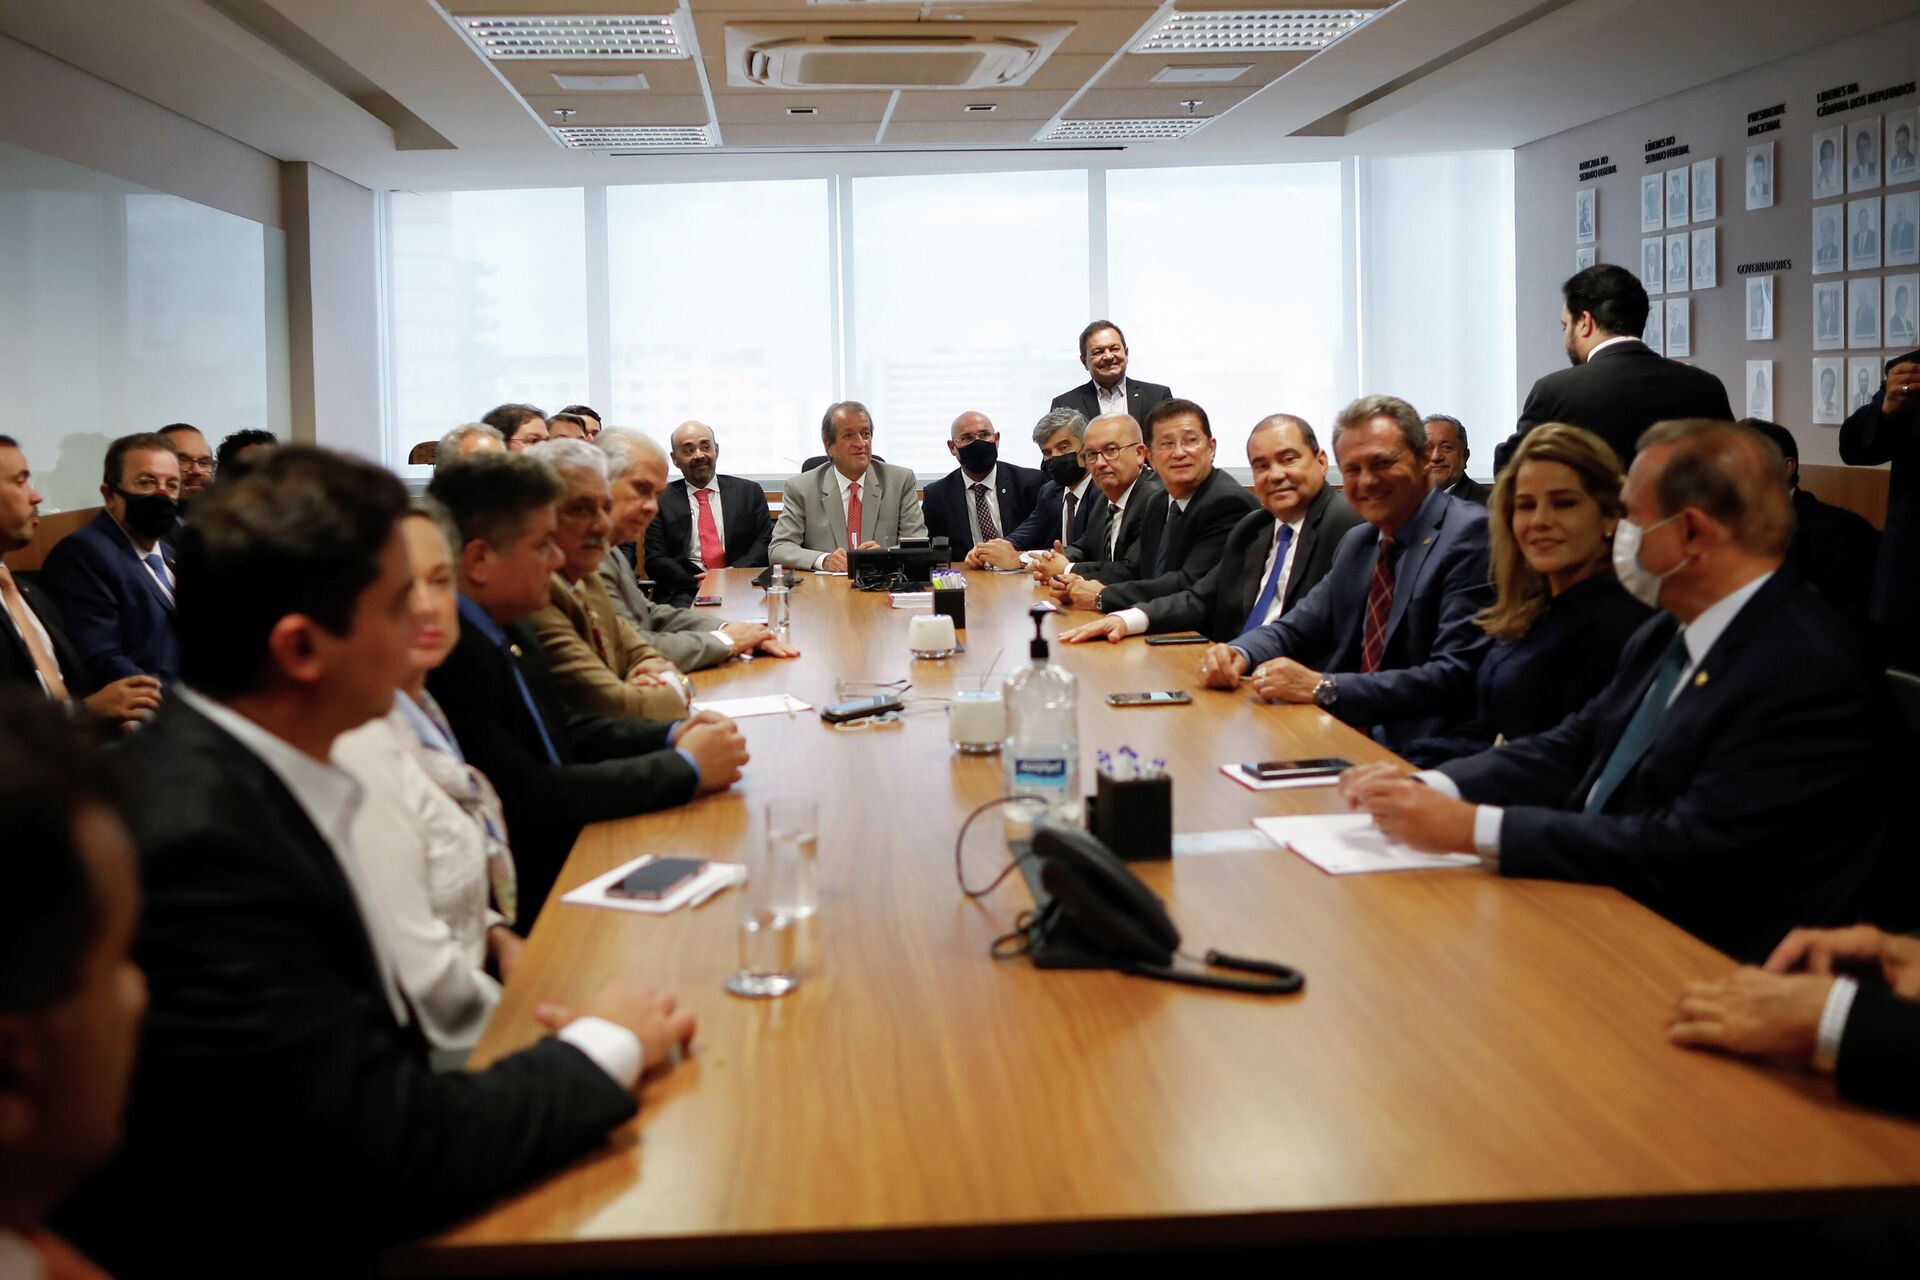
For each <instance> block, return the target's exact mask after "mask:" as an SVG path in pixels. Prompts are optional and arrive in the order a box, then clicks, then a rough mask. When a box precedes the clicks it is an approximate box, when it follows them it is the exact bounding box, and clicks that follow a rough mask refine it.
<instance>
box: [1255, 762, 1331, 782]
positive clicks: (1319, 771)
mask: <svg viewBox="0 0 1920 1280" xmlns="http://www.w3.org/2000/svg"><path fill="white" fill-rule="evenodd" d="M1240 767H1241V768H1242V769H1245V770H1246V771H1247V772H1248V773H1250V774H1252V775H1253V776H1254V777H1256V778H1258V779H1259V780H1260V781H1262V782H1275V781H1278V780H1279V779H1282V778H1324V777H1328V776H1331V775H1334V774H1340V773H1345V772H1346V771H1347V770H1348V769H1351V768H1353V761H1351V760H1342V759H1340V758H1339V757H1338V756H1321V757H1320V758H1318V759H1315V760H1261V761H1258V762H1255V761H1251V760H1250V761H1248V762H1247V763H1246V764H1243V765H1241V766H1240Z"/></svg>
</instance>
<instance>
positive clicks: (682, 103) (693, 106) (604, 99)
mask: <svg viewBox="0 0 1920 1280" xmlns="http://www.w3.org/2000/svg"><path fill="white" fill-rule="evenodd" d="M526 102H527V105H528V106H530V107H532V108H533V110H534V113H535V114H536V115H538V116H539V117H540V119H541V122H542V123H544V124H549V125H562V124H566V125H573V126H575V127H576V128H578V127H579V126H582V125H596V124H706V123H707V120H708V116H707V100H706V99H705V98H703V97H701V96H700V95H699V94H697V93H696V94H685V93H673V94H665V93H554V94H534V95H531V96H529V97H528V98H527V100H526ZM560 107H567V108H571V109H572V111H573V113H574V114H573V115H571V116H569V117H567V118H566V119H564V120H562V119H561V118H560V117H559V116H557V115H555V114H554V111H555V109H556V108H560Z"/></svg>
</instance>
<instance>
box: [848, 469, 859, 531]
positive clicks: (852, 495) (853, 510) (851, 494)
mask: <svg viewBox="0 0 1920 1280" xmlns="http://www.w3.org/2000/svg"><path fill="white" fill-rule="evenodd" d="M859 545H860V482H859V481H858V480H855V481H853V482H851V483H850V484H849V485H848V486H847V546H849V547H858V546H859Z"/></svg>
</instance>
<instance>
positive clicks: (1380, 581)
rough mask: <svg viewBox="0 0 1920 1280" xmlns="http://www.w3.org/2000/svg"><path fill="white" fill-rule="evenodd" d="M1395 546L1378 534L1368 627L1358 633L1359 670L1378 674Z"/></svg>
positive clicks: (1390, 605) (1390, 604)
mask: <svg viewBox="0 0 1920 1280" xmlns="http://www.w3.org/2000/svg"><path fill="white" fill-rule="evenodd" d="M1395 545H1396V544H1395V543H1394V541H1393V539H1392V538H1389V537H1388V536H1387V535H1385V534H1381V535H1380V554H1379V555H1377V556H1375V557H1374V560H1373V581H1372V582H1371V583H1369V584H1368V586H1367V628H1366V630H1365V631H1364V632H1363V633H1362V634H1361V642H1360V669H1361V670H1362V671H1378V670H1379V669H1380V658H1381V655H1383V654H1384V653H1386V651H1387V619H1388V618H1389V617H1391V616H1392V615H1393V561H1392V559H1391V558H1390V557H1391V555H1392V553H1393V548H1394V546H1395Z"/></svg>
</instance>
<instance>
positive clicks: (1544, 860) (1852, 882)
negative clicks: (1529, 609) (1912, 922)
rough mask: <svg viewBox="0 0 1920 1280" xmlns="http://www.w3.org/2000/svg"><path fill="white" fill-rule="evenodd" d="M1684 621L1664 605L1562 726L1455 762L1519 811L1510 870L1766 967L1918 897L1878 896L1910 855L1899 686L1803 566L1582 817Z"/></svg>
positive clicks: (1467, 794) (1470, 796)
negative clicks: (1892, 697)
mask: <svg viewBox="0 0 1920 1280" xmlns="http://www.w3.org/2000/svg"><path fill="white" fill-rule="evenodd" d="M1677 627H1678V623H1677V622H1676V621H1675V619H1674V618H1673V616H1672V615H1671V614H1666V613H1661V614H1657V615H1655V617H1654V618H1652V619H1651V620H1650V621H1649V622H1648V623H1647V624H1646V625H1645V626H1644V627H1642V628H1641V629H1640V631H1639V632H1637V633H1636V634H1635V636H1634V638H1633V641H1632V643H1631V644H1629V645H1628V646H1627V649H1626V652H1625V653H1624V654H1622V655H1621V661H1620V665H1619V671H1618V674H1617V675H1616V676H1615V677H1614V679H1613V681H1612V683H1610V684H1609V685H1608V686H1607V687H1606V689H1604V690H1603V691H1602V692H1601V693H1600V695H1599V696H1598V697H1596V698H1594V700H1593V701H1591V702H1589V703H1588V704H1587V705H1586V706H1585V707H1584V708H1582V709H1581V710H1580V711H1579V712H1577V713H1575V714H1574V715H1573V716H1571V717H1570V718H1568V719H1566V720H1564V721H1562V722H1561V723H1560V724H1559V725H1558V726H1557V727H1555V728H1553V729H1549V730H1547V731H1546V732H1545V733H1541V734H1537V735H1535V736H1533V737H1529V738H1522V739H1520V740H1519V741H1517V742H1509V743H1507V744H1506V745H1505V746H1502V747H1496V748H1494V749H1493V750H1491V751H1485V752H1482V753H1480V754H1479V755H1474V756H1468V757H1467V758H1465V759H1462V760H1454V761H1450V762H1449V763H1447V764H1444V765H1441V766H1440V770H1441V772H1443V773H1445V774H1446V775H1447V776H1448V777H1450V778H1452V779H1453V780H1454V782H1455V783H1456V784H1458V786H1459V788H1460V794H1461V795H1462V797H1464V798H1465V799H1467V800H1470V801H1473V802H1474V803H1476V804H1493V805H1502V806H1505V808H1506V813H1505V817H1504V818H1503V820H1502V827H1501V834H1500V870H1501V872H1502V873H1504V874H1506V875H1514V876H1537V877H1541V878H1545V879H1552V880H1575V881H1582V882H1585V883H1590V884H1610V885H1612V886H1613V887H1615V888H1617V889H1619V890H1620V891H1621V892H1623V893H1626V894H1628V895H1630V896H1631V897H1633V898H1636V899H1638V900H1639V901H1640V902H1642V903H1644V904H1646V905H1647V906H1648V907H1650V908H1652V909H1653V910H1655V911H1658V912H1659V913H1660V914H1661V915H1663V916H1666V917H1667V918H1668V919H1669V920H1672V921H1673V922H1674V923H1675V924H1677V925H1679V926H1680V927H1681V928H1683V929H1686V930H1688V931H1689V932H1691V933H1694V934H1696V935H1698V936H1699V937H1700V938H1702V939H1704V940H1705V941H1707V942H1709V943H1711V944H1713V945H1714V946H1716V947H1719V948H1721V949H1722V950H1724V951H1726V952H1728V953H1730V954H1731V955H1733V956H1734V957H1736V958H1738V959H1741V960H1746V961H1750V962H1753V961H1758V960H1760V959H1761V958H1763V957H1764V956H1766V954H1767V953H1768V951H1769V950H1771V948H1772V947H1773V946H1774V945H1775V944H1776V943H1778V942H1779V941H1780V939H1781V938H1782V937H1784V936H1785V935H1786V933H1787V931H1788V930H1789V929H1791V928H1793V927H1794V926H1796V925H1836V924H1849V923H1852V922H1854V921H1855V920H1858V919H1861V918H1875V917H1874V915H1873V912H1872V911H1871V910H1870V908H1871V907H1874V906H1880V907H1882V908H1884V907H1885V906H1886V904H1887V903H1888V902H1889V901H1895V902H1896V907H1897V908H1903V907H1904V906H1905V905H1906V904H1905V903H1904V902H1901V901H1898V898H1899V897H1904V895H1897V896H1890V895H1888V894H1885V893H1877V892H1874V888H1875V883H1876V881H1877V879H1878V877H1879V876H1880V875H1882V874H1889V873H1890V871H1889V868H1891V867H1892V865H1893V864H1892V863H1891V862H1890V863H1889V868H1881V867H1880V866H1879V865H1878V863H1879V860H1880V857H1881V853H1882V845H1883V840H1884V835H1885V832H1884V830H1883V829H1884V828H1885V826H1886V824H1887V819H1888V815H1889V812H1890V810H1889V807H1888V795H1889V794H1890V793H1889V790H1888V782H1889V781H1890V779H1891V766H1892V764H1893V762H1894V760H1895V758H1896V755H1897V752H1896V750H1895V747H1894V732H1893V724H1892V719H1891V710H1890V708H1889V705H1888V704H1889V699H1888V696H1887V693H1886V681H1885V679H1884V677H1882V676H1881V675H1880V674H1879V673H1878V672H1875V671H1871V670H1870V669H1868V668H1867V667H1865V666H1864V665H1863V664H1862V663H1860V662H1859V660H1858V658H1857V657H1856V652H1855V644H1854V641H1853V638H1852V637H1851V636H1850V634H1849V633H1848V631H1847V629H1846V628H1845V626H1844V625H1843V624H1841V623H1840V621H1839V620H1838V619H1837V618H1835V617H1834V615H1833V613H1832V611H1831V610H1830V609H1828V608H1827V606H1826V603H1825V602H1824V601H1823V600H1821V599H1820V597H1819V595H1818V593H1816V592H1815V591H1814V590H1813V589H1812V588H1811V587H1809V586H1807V585H1806V584H1805V583H1804V582H1803V581H1801V579H1800V575H1799V574H1798V573H1796V572H1794V570H1793V569H1792V568H1791V567H1783V568H1781V569H1780V570H1778V571H1777V572H1775V573H1774V575H1773V576H1772V577H1771V578H1769V579H1768V580H1767V581H1766V583H1765V584H1764V585H1762V586H1761V588H1760V589H1759V591H1758V592H1756V593H1755V594H1754V596H1753V597H1752V598H1751V599H1750V600H1748V601H1747V603H1746V604H1745V605H1744V606H1743V607H1742V608H1741V610H1740V612H1739V613H1738V614H1736V615H1735V616H1734V618H1733V621H1732V622H1731V623H1730V624H1729V625H1728V627H1727V629H1726V630H1725V631H1724V632H1723V633H1722V634H1721V636H1720V638H1719V640H1718V641H1717V642H1716V643H1715V644H1714V646H1713V648H1712V650H1710V651H1709V652H1708V653H1707V654H1706V656H1705V658H1704V660H1703V661H1702V662H1701V663H1700V665H1699V667H1698V668H1697V669H1696V670H1695V671H1694V673H1693V674H1692V675H1690V676H1689V677H1688V678H1687V679H1686V681H1685V682H1684V683H1683V684H1682V685H1681V686H1680V691H1679V693H1678V695H1677V696H1676V697H1675V699H1674V701H1673V702H1671V703H1670V704H1669V705H1668V707H1667V709H1666V712H1665V714H1664V716H1663V717H1662V719H1661V721H1660V724H1659V727H1658V730H1657V735H1656V736H1655V737H1654V739H1653V741H1652V744H1651V745H1650V746H1649V747H1648V748H1647V751H1646V754H1645V755H1644V756H1642V757H1641V759H1640V760H1639V762H1638V764H1636V765H1635V766H1634V768H1633V770H1632V771H1631V772H1630V773H1628V774H1627V775H1626V777H1625V778H1624V779H1623V780H1622V781H1621V783H1620V784H1619V786H1618V788H1617V789H1616V790H1615V791H1614V792H1613V794H1612V795H1611V797H1609V799H1608V800H1607V803H1606V805H1605V807H1604V809H1603V810H1602V811H1601V812H1600V813H1597V814H1588V813H1585V812H1583V811H1582V810H1583V809H1584V807H1585V804H1586V800H1587V796H1588V793H1589V792H1590V791H1591V790H1592V789H1593V785H1594V782H1595V780H1596V779H1597V778H1598V777H1599V776H1600V773H1601V771H1602V770H1603V768H1604V767H1605V765H1606V763H1607V760H1608V758H1609V757H1610V756H1611V755H1612V752H1613V748H1614V746H1615V744H1616V743H1618V742H1619V740H1620V736H1621V734H1622V733H1623V732H1624V731H1625V729H1626V727H1627V724H1628V722H1629V721H1630V720H1631V719H1632V718H1633V715H1634V713H1635V711H1637V710H1638V708H1639V705H1640V702H1641V700H1642V699H1643V698H1644V696H1645V694H1646V690H1647V687H1648V685H1650V684H1651V683H1652V681H1653V676H1654V672H1655V669H1656V668H1657V667H1658V666H1659V663H1660V659H1661V657H1662V655H1663V653H1664V652H1665V650H1666V649H1667V647H1668V644H1669V643H1670V642H1671V641H1672V639H1673V637H1674V634H1675V631H1676V629H1677ZM1900 851H1901V852H1902V853H1903V854H1904V853H1905V852H1906V846H1905V844H1904V843H1903V844H1902V846H1901V850H1900ZM1878 918H1879V919H1880V920H1881V922H1882V923H1897V921H1896V920H1889V919H1887V917H1886V913H1885V911H1884V910H1883V911H1882V913H1881V914H1880V916H1879V917H1878Z"/></svg>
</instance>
